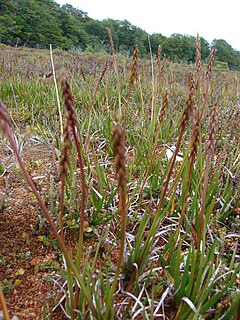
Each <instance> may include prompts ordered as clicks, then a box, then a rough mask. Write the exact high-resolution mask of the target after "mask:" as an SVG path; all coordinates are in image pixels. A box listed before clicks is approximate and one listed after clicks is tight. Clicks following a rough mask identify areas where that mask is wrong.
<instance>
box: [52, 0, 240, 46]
mask: <svg viewBox="0 0 240 320" xmlns="http://www.w3.org/2000/svg"><path fill="white" fill-rule="evenodd" d="M56 2H58V3H59V4H65V3H66V2H67V3H70V4H71V5H73V6H74V7H76V8H79V9H81V10H83V11H85V12H87V13H88V15H89V17H91V18H94V19H98V20H102V19H106V18H111V19H115V20H124V19H126V20H128V21H129V22H131V23H132V24H133V25H135V26H138V27H140V28H142V29H144V30H145V31H147V32H148V33H150V34H151V33H154V32H156V33H162V34H163V35H164V36H167V37H169V36H170V35H171V34H173V33H180V34H188V35H192V36H196V35H197V32H199V34H200V36H202V37H203V38H205V39H206V40H207V41H208V42H209V43H211V42H212V40H213V39H224V40H226V41H227V42H228V43H229V44H230V45H231V46H232V47H233V48H234V49H237V50H239V51H240V0H228V1H224V0H199V1H196V0H115V1H114V0H56Z"/></svg>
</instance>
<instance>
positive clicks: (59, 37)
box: [0, 0, 240, 70]
mask: <svg viewBox="0 0 240 320" xmlns="http://www.w3.org/2000/svg"><path fill="white" fill-rule="evenodd" d="M106 28H109V29H110V30H111V32H112V38H113V42H114V46H115V50H116V51H117V52H118V53H120V54H124V55H127V56H129V55H131V54H132V52H133V49H134V47H135V45H138V48H139V51H140V54H141V57H142V58H147V57H149V52H150V49H149V38H150V43H151V50H152V53H153V54H154V55H157V52H158V47H159V45H160V46H161V55H162V56H166V57H167V58H169V59H170V60H172V61H174V62H186V63H194V62H195V37H193V36H190V35H182V34H178V33H176V34H172V35H171V36H170V37H166V36H164V35H162V34H161V33H153V34H152V35H150V37H149V36H148V34H147V32H145V31H144V30H142V29H141V28H139V27H136V26H134V25H132V24H131V23H130V22H129V21H127V20H123V21H120V20H113V19H105V20H102V21H99V20H94V19H92V18H90V17H89V16H88V14H87V13H86V12H84V11H82V10H80V9H77V8H74V7H73V6H72V5H70V4H65V5H62V6H60V5H59V4H57V3H56V2H55V1H54V0H0V43H3V44H7V45H11V46H27V47H37V48H48V47H49V44H52V46H53V47H55V48H62V49H64V50H81V51H88V52H93V53H94V52H102V53H106V52H107V53H110V52H111V48H110V43H109V39H108V33H107V31H106ZM213 45H214V46H215V47H216V49H217V55H216V59H217V60H218V61H221V62H225V63H227V66H228V68H229V69H232V70H240V51H237V50H234V49H233V48H232V47H231V45H229V44H228V43H227V42H226V41H225V40H223V39H215V40H214V41H213V43H212V44H209V43H208V42H207V41H206V40H205V39H204V38H201V51H202V52H201V54H202V59H203V61H204V60H206V59H207V58H208V56H209V53H210V49H211V46H213Z"/></svg>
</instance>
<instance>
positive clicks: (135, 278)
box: [0, 42, 240, 320]
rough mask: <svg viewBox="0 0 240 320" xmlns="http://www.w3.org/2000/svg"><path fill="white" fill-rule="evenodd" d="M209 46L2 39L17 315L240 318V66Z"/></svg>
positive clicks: (2, 255) (4, 200)
mask: <svg viewBox="0 0 240 320" xmlns="http://www.w3.org/2000/svg"><path fill="white" fill-rule="evenodd" d="M112 45H113V44H112ZM199 48H200V43H199V42H197V50H196V55H197V66H195V65H191V66H189V65H182V64H173V63H170V62H169V61H168V60H167V59H160V56H159V57H156V59H155V58H154V59H152V61H144V60H141V59H140V58H139V56H138V54H139V53H138V50H137V49H135V51H134V56H133V59H126V58H123V57H118V56H117V55H116V54H115V52H114V51H113V54H112V55H111V56H98V55H92V54H70V53H66V52H60V51H56V50H55V51H53V61H54V62H53V61H52V60H51V54H50V53H51V52H49V51H40V50H31V49H26V48H9V47H5V46H1V47H0V53H1V55H0V70H1V73H0V100H1V101H2V102H1V104H0V126H1V128H2V130H1V132H0V137H1V139H0V280H1V287H2V289H1V291H0V292H1V297H0V301H1V305H2V310H3V312H4V314H5V318H6V319H10V317H9V316H8V313H9V314H10V316H13V315H16V316H18V317H19V319H37V318H39V319H105V320H107V319H179V320H181V319H182V320H186V319H189V320H190V319H192V320H195V319H239V317H240V302H239V300H240V262H239V257H240V250H239V237H240V221H239V214H240V188H239V185H240V128H239V123H240V104H239V99H240V83H239V81H240V74H239V73H238V72H219V71H218V70H215V68H214V50H213V51H212V53H211V56H210V58H209V61H208V62H207V63H205V64H203V63H202V61H201V58H200V54H199ZM53 66H54V69H53ZM54 70H55V72H53V71H54ZM16 156H17V157H16ZM30 177H32V178H30ZM27 283H30V285H27ZM3 294H4V296H3ZM4 297H5V298H4ZM31 301H32V302H33V301H34V304H33V303H32V304H31Z"/></svg>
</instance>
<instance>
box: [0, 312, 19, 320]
mask: <svg viewBox="0 0 240 320" xmlns="http://www.w3.org/2000/svg"><path fill="white" fill-rule="evenodd" d="M0 320H4V317H3V311H0ZM12 320H19V318H18V317H17V316H13V317H12Z"/></svg>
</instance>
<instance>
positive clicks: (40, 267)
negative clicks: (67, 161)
mask: <svg viewBox="0 0 240 320" xmlns="http://www.w3.org/2000/svg"><path fill="white" fill-rule="evenodd" d="M29 147H30V148H29ZM27 150H31V152H29V151H27ZM49 155H50V156H51V158H52V159H50V158H49ZM30 157H31V161H30ZM53 158H54V157H53V155H52V153H51V152H49V149H48V148H47V147H45V146H43V145H41V146H39V145H38V146H35V147H34V150H33V149H32V148H31V146H29V145H28V148H24V150H23V159H24V161H25V164H26V166H27V168H28V169H29V171H31V172H30V173H31V175H32V176H33V177H39V178H38V179H36V180H35V181H36V182H37V183H39V186H38V189H41V188H42V189H44V188H43V185H44V187H45V189H46V191H47V189H48V188H49V181H48V178H46V177H48V174H49V172H48V170H51V171H52V170H53V166H54V164H55V163H53V162H52V161H53ZM0 159H1V164H2V165H3V167H4V168H6V172H5V173H4V174H3V175H1V180H0V280H1V283H2V284H3V288H4V291H5V297H6V301H7V307H8V309H9V312H10V315H11V316H13V315H15V316H18V317H19V319H29V320H30V319H40V317H41V315H42V308H43V304H44V303H45V304H46V307H47V309H48V307H52V306H54V305H55V304H56V300H58V297H57V293H56V292H57V290H56V289H57V288H56V285H55V284H54V281H53V280H52V278H53V277H54V275H55V273H56V270H57V268H58V267H59V266H60V264H59V261H58V257H59V255H58V253H59V252H58V249H57V248H54V247H53V246H52V245H51V238H52V237H51V233H49V230H48V228H47V226H46V225H45V224H43V227H42V228H40V229H39V228H38V222H39V216H40V210H39V208H38V204H37V202H36V200H35V197H34V195H33V194H32V193H31V191H30V190H29V188H28V186H27V184H26V182H25V181H24V179H23V176H22V173H21V172H20V170H19V168H18V165H17V163H16V161H15V157H14V155H13V154H12V153H11V152H10V151H9V149H8V148H7V147H5V146H2V147H0ZM55 162H56V161H55ZM29 166H31V169H30V167H29ZM52 174H57V172H52ZM38 229H39V230H38ZM44 236H46V237H47V239H49V243H44V241H43V237H44ZM55 319H63V318H62V316H60V315H59V316H57V315H56V317H55Z"/></svg>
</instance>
